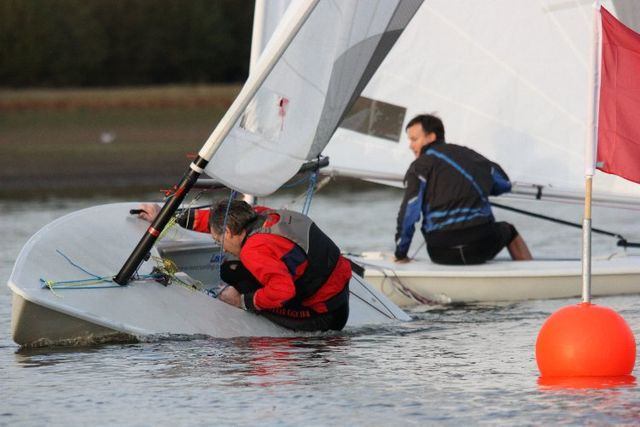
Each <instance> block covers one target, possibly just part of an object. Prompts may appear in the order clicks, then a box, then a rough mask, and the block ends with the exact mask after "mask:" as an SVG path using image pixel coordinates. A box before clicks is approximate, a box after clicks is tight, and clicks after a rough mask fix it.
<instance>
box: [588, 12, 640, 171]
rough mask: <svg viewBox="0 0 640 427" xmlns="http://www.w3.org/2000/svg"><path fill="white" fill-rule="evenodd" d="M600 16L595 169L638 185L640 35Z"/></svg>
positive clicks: (606, 14)
mask: <svg viewBox="0 0 640 427" xmlns="http://www.w3.org/2000/svg"><path fill="white" fill-rule="evenodd" d="M601 14H602V67H601V83H600V111H599V114H598V154H597V159H598V160H597V167H598V169H600V170H601V171H603V172H607V173H611V174H614V175H618V176H621V177H623V178H626V179H628V180H630V181H634V182H637V183H640V34H638V33H636V32H634V31H633V30H631V29H630V28H627V27H626V26H624V24H622V23H621V22H620V21H618V20H617V19H616V18H615V17H614V16H613V15H611V14H610V13H609V12H608V11H607V10H606V9H604V8H602V9H601Z"/></svg>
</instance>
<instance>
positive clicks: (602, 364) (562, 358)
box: [536, 303, 636, 377]
mask: <svg viewBox="0 0 640 427" xmlns="http://www.w3.org/2000/svg"><path fill="white" fill-rule="evenodd" d="M536 361H537V363H538V369H539V370H540V374H541V376H542V377H590V376H607V377H609V376H622V375H629V374H630V373H631V371H632V370H633V366H634V364H635V361H636V340H635V338H634V336H633V332H631V329H630V328H629V325H627V322H626V321H625V320H624V319H623V318H622V316H620V315H619V314H618V313H616V312H615V311H614V310H611V309H610V308H606V307H600V306H597V305H594V304H591V303H581V304H577V305H572V306H568V307H563V308H561V309H560V310H558V311H556V312H555V313H553V314H552V315H551V316H550V317H549V318H548V319H547V321H546V322H545V323H544V325H542V329H540V332H539V333H538V339H537V341H536Z"/></svg>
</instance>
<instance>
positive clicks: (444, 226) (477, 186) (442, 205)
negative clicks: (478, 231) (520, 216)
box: [395, 140, 511, 259]
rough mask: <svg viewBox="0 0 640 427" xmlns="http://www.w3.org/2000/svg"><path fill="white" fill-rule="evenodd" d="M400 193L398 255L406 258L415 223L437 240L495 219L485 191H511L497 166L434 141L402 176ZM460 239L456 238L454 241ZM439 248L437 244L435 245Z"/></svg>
mask: <svg viewBox="0 0 640 427" xmlns="http://www.w3.org/2000/svg"><path fill="white" fill-rule="evenodd" d="M404 184H405V193H404V199H403V200H402V205H401V206H400V211H399V213H398V224H397V229H396V251H395V256H396V258H398V259H402V258H406V256H407V252H408V251H409V246H410V245H411V239H412V238H413V234H414V231H415V223H416V222H418V220H420V218H421V217H422V228H421V230H422V233H423V234H424V236H425V239H427V241H428V242H431V240H430V236H433V237H435V236H438V239H439V240H442V237H443V236H445V235H447V232H452V233H449V234H457V235H458V236H460V235H463V234H464V231H463V232H462V233H461V232H460V231H459V230H465V229H468V228H471V227H476V226H480V225H483V224H488V223H492V222H494V218H493V213H492V212H491V205H490V204H489V195H498V194H502V193H504V192H508V191H510V190H511V182H509V177H508V176H507V174H506V173H505V172H504V171H503V170H502V168H501V167H500V166H499V165H498V164H496V163H494V162H492V161H490V160H488V159H486V158H485V157H483V156H482V155H480V154H478V153H476V152H475V151H473V150H471V149H470V148H467V147H463V146H460V145H455V144H447V143H445V142H444V141H442V140H438V141H435V142H433V143H431V144H429V145H427V146H426V147H424V148H423V150H422V153H421V154H420V156H419V157H418V158H417V159H416V160H414V161H413V163H411V166H409V169H408V170H407V174H406V175H405V178H404ZM458 243H459V242H458ZM439 246H441V245H439Z"/></svg>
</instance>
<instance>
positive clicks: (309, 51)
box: [201, 0, 421, 195]
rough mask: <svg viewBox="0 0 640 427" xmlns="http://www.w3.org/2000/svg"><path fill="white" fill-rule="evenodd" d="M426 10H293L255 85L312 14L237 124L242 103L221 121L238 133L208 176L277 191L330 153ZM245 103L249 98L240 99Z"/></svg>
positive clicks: (323, 5)
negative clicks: (347, 116)
mask: <svg viewBox="0 0 640 427" xmlns="http://www.w3.org/2000/svg"><path fill="white" fill-rule="evenodd" d="M312 3H314V5H313V6H312V7H310V4H312ZM420 4H421V0H376V1H374V0H348V1H320V2H317V5H315V2H310V1H302V0H300V1H294V2H292V4H291V5H290V6H289V7H288V8H287V10H286V12H285V14H284V16H283V17H282V19H281V21H280V24H279V25H278V27H277V28H276V30H275V32H274V34H273V35H272V37H271V38H270V40H269V42H268V43H267V44H266V47H265V49H264V52H263V55H261V57H260V60H259V61H258V63H257V64H256V67H255V70H252V72H251V75H250V78H249V81H248V82H247V85H250V84H252V78H254V79H256V78H258V77H257V76H258V75H259V74H260V72H261V70H264V69H269V68H268V64H269V62H270V61H273V60H274V58H276V57H278V50H279V49H280V48H281V47H282V45H283V40H285V39H286V38H287V36H288V35H289V32H290V31H291V29H292V28H294V27H295V26H296V23H297V22H300V21H301V16H304V15H305V14H308V16H304V19H305V20H304V24H303V25H302V26H301V28H300V29H299V31H298V32H297V33H296V34H295V36H294V37H293V39H292V41H291V43H290V44H289V45H288V47H287V48H286V50H285V51H284V54H282V56H281V57H279V59H277V61H276V62H275V66H274V67H273V69H270V71H268V75H267V76H266V79H265V80H264V82H262V84H261V85H260V86H259V89H258V90H257V92H256V93H255V96H253V97H252V100H251V102H250V103H249V105H248V106H247V107H246V109H244V112H243V114H242V115H241V116H240V117H239V118H238V119H235V116H234V115H233V113H234V111H233V110H234V108H235V109H238V107H237V105H240V103H234V105H232V107H231V108H230V112H229V113H228V116H225V118H223V120H222V121H221V124H220V125H219V126H218V128H224V127H227V126H229V125H231V130H230V132H229V133H228V135H226V136H225V139H224V141H223V142H222V144H220V145H219V148H217V150H218V151H216V152H215V154H214V156H213V158H212V159H211V161H210V163H209V165H208V166H207V168H206V169H205V171H206V173H207V174H208V175H210V176H212V177H213V178H216V179H217V180H219V181H221V182H223V183H224V184H226V185H228V186H229V187H232V188H234V189H236V190H238V191H241V192H244V193H250V194H255V195H266V194H269V193H271V192H273V191H275V190H276V189H277V188H278V187H279V186H280V185H282V184H283V183H284V182H285V181H286V180H288V179H289V178H290V177H292V176H293V175H294V174H295V172H296V171H297V170H298V169H299V167H300V166H301V164H302V163H304V162H305V161H306V160H308V159H312V158H314V157H315V156H317V155H318V154H319V153H320V151H321V150H322V149H323V148H324V147H325V145H326V144H327V143H328V141H329V139H330V138H331V136H332V135H333V132H334V131H335V129H336V127H337V126H338V123H339V122H340V120H341V119H342V117H343V114H344V112H345V110H347V109H348V107H349V106H350V105H351V103H352V101H353V100H355V98H357V96H358V95H359V93H360V92H361V91H362V89H363V88H364V86H365V85H366V83H367V82H368V81H369V79H370V77H371V75H372V74H373V72H374V71H375V69H377V67H378V65H379V64H380V62H381V61H382V60H383V59H384V57H385V55H386V54H387V52H388V51H389V49H391V47H392V46H393V44H394V43H395V41H396V40H397V38H398V37H399V36H400V34H401V33H402V31H403V30H404V28H405V27H406V25H407V23H408V22H409V20H410V19H411V18H412V16H413V14H414V13H415V11H416V10H417V9H418V7H419V6H420ZM328 23H330V24H328ZM328 25H330V28H328ZM243 90H244V89H243ZM243 96H244V94H243V92H241V93H240V95H239V98H242V97H243ZM236 104H237V105H236ZM230 117H232V118H230ZM229 122H232V124H230V123H229ZM218 128H216V130H215V131H214V132H213V133H212V135H211V137H210V139H209V140H208V141H207V143H206V144H205V147H208V146H211V145H215V146H216V147H218V144H217V143H215V144H214V143H213V142H212V141H214V140H216V139H217V138H219V137H220V134H221V132H222V131H219V130H218ZM207 150H208V148H207V149H205V148H203V150H201V155H202V152H203V151H204V152H205V153H204V154H208V153H207ZM202 157H203V158H207V157H205V156H202Z"/></svg>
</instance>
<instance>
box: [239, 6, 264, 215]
mask: <svg viewBox="0 0 640 427" xmlns="http://www.w3.org/2000/svg"><path fill="white" fill-rule="evenodd" d="M265 2H266V0H256V4H255V7H254V9H253V33H252V35H251V56H250V58H249V75H251V74H252V73H253V72H254V71H255V68H256V64H257V62H258V59H260V54H261V53H262V47H263V46H262V43H263V40H264V18H265V12H266V4H265ZM243 199H244V201H245V202H247V203H249V204H250V205H253V204H254V203H255V201H256V198H255V196H254V195H252V194H246V193H245V194H244V197H243Z"/></svg>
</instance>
